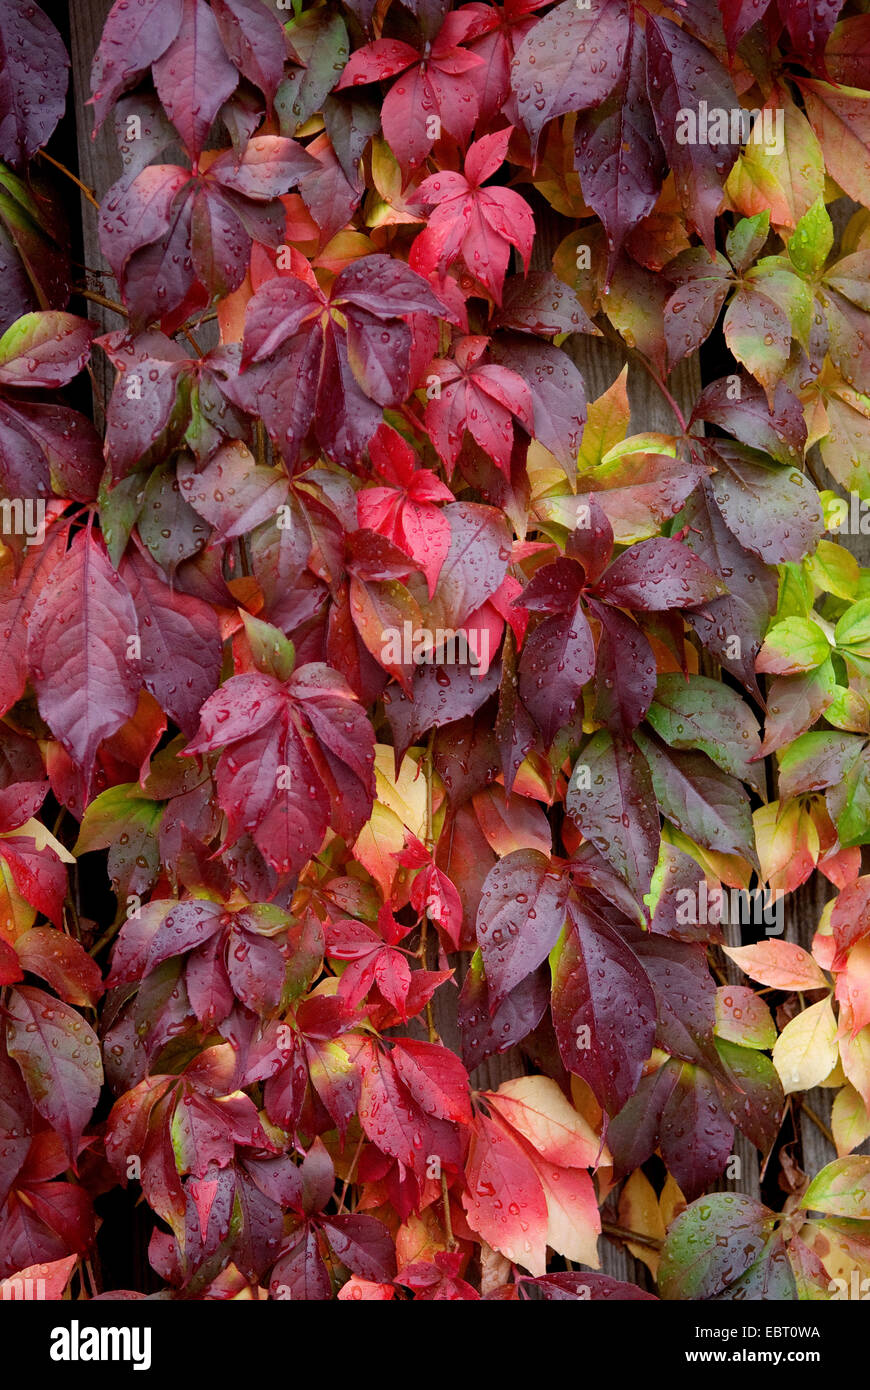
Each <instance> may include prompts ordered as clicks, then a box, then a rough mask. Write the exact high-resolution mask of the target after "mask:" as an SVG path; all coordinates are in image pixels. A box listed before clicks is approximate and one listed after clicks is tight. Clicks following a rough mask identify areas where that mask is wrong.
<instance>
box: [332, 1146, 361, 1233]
mask: <svg viewBox="0 0 870 1390" xmlns="http://www.w3.org/2000/svg"><path fill="white" fill-rule="evenodd" d="M364 1142H365V1134H364V1133H363V1134H361V1135H360V1137H359V1142H358V1143H357V1146H356V1149H355V1151H354V1155H353V1158H352V1159H351V1161H350V1167H349V1168H348V1170H347V1177H346V1178H345V1180H344V1186H343V1187H342V1189H341V1196H340V1198H339V1200H338V1213H337V1214H338V1215H339V1216H340V1215H341V1213H342V1212H343V1211H344V1199H345V1198H346V1196H347V1189H348V1188H349V1187H350V1183H351V1178H352V1177H353V1174H354V1170H355V1168H356V1165H357V1162H358V1160H359V1156H360V1150H361V1149H362V1146H363V1144H364Z"/></svg>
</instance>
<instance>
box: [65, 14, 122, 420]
mask: <svg viewBox="0 0 870 1390" xmlns="http://www.w3.org/2000/svg"><path fill="white" fill-rule="evenodd" d="M111 8H112V0H75V3H74V4H73V3H70V7H69V16H70V57H71V58H72V99H73V102H74V110H75V116H76V134H77V144H78V155H79V177H80V178H81V180H82V182H83V183H85V184H87V185H88V187H89V188H92V189H93V190H94V192H95V193H96V195H97V197H98V198H102V196H103V194H104V193H105V192H106V189H107V188H110V187H111V186H112V184H113V183H115V182H116V180H117V179H119V178H120V177H121V174H122V172H123V165H122V162H121V156H120V154H119V153H118V146H117V142H116V140H115V132H114V129H113V127H112V120H111V117H110V118H109V119H108V120H107V121H106V122H105V123H104V125H103V127H102V129H101V130H100V132H99V134H98V135H97V137H96V139H93V138H92V133H93V127H94V115H93V107H92V106H86V105H85V102H87V101H88V100H89V98H90V95H91V84H90V72H91V60H92V58H93V56H94V53H95V52H96V49H97V45H98V44H99V41H100V35H101V34H102V32H103V24H104V22H105V18H106V15H107V14H108V13H109V10H110V9H111ZM80 215H81V225H82V239H83V243H84V259H85V265H86V266H87V267H88V273H87V287H88V289H89V290H94V291H96V292H97V293H98V294H104V295H106V296H107V298H109V299H114V298H116V297H117V287H116V285H115V281H114V279H113V278H112V274H111V271H110V270H109V265H108V262H107V261H106V259H105V257H104V256H103V254H102V252H101V250H100V240H99V233H98V214H97V210H96V208H95V207H93V206H92V204H91V203H90V202H88V200H87V198H85V197H84V196H83V195H82V197H81V213H80ZM95 272H103V274H99V273H95ZM88 317H89V318H91V319H93V320H94V322H95V323H99V324H100V325H101V328H102V331H103V332H104V333H108V332H110V331H112V330H114V329H117V328H122V327H123V326H124V320H123V318H120V317H119V316H118V315H117V314H115V313H113V312H112V310H111V309H105V308H103V306H102V305H100V304H94V303H89V304H88ZM93 367H94V374H95V376H96V380H97V388H98V391H99V398H98V399H95V401H94V416H95V421H96V425H97V428H98V429H102V425H103V418H104V417H103V406H104V404H105V402H106V401H108V398H109V396H110V395H111V392H112V384H113V382H114V377H115V372H114V369H113V367H112V365H111V363H110V362H109V360H108V358H107V357H106V356H105V354H104V353H94V359H93Z"/></svg>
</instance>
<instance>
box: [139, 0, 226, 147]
mask: <svg viewBox="0 0 870 1390" xmlns="http://www.w3.org/2000/svg"><path fill="white" fill-rule="evenodd" d="M238 80H239V78H238V73H237V72H236V69H235V68H234V67H233V65H232V63H231V62H230V60H229V58H228V57H227V53H226V49H225V48H224V46H223V44H222V42H221V36H220V30H219V29H218V24H217V20H216V18H215V15H214V13H213V11H212V10H211V9H210V8H209V6H208V5H207V4H206V3H205V0H182V11H181V25H180V27H179V29H178V33H177V36H176V37H175V38H174V39H173V41H172V44H171V47H170V48H169V49H168V50H166V51H164V52H163V53H162V55H161V56H160V57H159V58H157V59H156V61H155V62H154V85H155V87H156V88H157V95H158V96H159V97H160V100H161V101H162V103H163V106H164V108H165V110H166V114H167V115H168V117H169V119H170V120H171V121H172V124H173V125H174V126H175V128H176V130H177V131H178V133H179V135H180V136H181V138H182V140H183V141H184V143H185V145H186V146H187V149H188V153H189V154H190V155H191V157H192V158H194V159H195V158H197V157H198V156H199V154H200V153H201V152H202V150H203V147H204V146H205V142H206V137H207V136H208V133H209V130H210V129H211V125H212V122H213V121H214V118H215V116H216V115H217V113H218V111H219V110H220V108H221V106H222V105H223V103H224V102H225V101H226V100H227V97H229V96H232V94H233V92H234V91H235V89H236V86H237V85H238Z"/></svg>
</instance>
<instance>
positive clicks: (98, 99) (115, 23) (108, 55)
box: [91, 0, 183, 130]
mask: <svg viewBox="0 0 870 1390" xmlns="http://www.w3.org/2000/svg"><path fill="white" fill-rule="evenodd" d="M182 8H183V0H141V3H139V4H137V5H130V4H129V3H128V0H115V4H114V5H113V6H112V8H111V10H110V12H109V14H108V16H107V18H106V21H105V23H104V25H103V32H102V36H101V38H100V44H99V47H98V49H97V51H96V53H95V54H94V61H93V66H92V67H91V91H92V93H93V96H92V101H93V105H94V116H95V122H96V129H97V130H99V128H100V126H101V125H102V124H103V121H104V120H105V119H106V116H107V115H108V113H109V111H110V110H111V108H112V106H113V105H114V103H115V101H116V100H117V98H118V97H119V96H120V94H121V92H123V91H124V90H125V88H127V87H130V86H132V85H133V83H134V82H135V81H136V80H137V79H138V78H139V77H140V76H141V75H142V73H143V72H145V71H146V69H147V68H149V67H150V66H151V64H152V63H154V62H156V61H157V59H158V58H159V57H160V55H161V54H162V53H165V51H166V49H167V48H168V47H169V45H170V44H171V43H172V40H173V39H174V38H175V36H176V34H177V33H178V30H179V28H180V26H181V16H182Z"/></svg>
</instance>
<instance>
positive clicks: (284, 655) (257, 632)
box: [242, 613, 296, 681]
mask: <svg viewBox="0 0 870 1390" xmlns="http://www.w3.org/2000/svg"><path fill="white" fill-rule="evenodd" d="M242 621H243V622H244V624H245V634H246V636H247V638H248V642H249V643H250V646H251V656H252V657H253V658H254V665H255V666H256V668H257V670H258V671H262V673H263V675H264V676H274V677H275V678H276V680H279V681H286V680H289V679H290V677H291V675H292V674H293V667H294V666H295V665H296V648H295V647H294V645H293V643H292V642H291V641H290V638H289V637H286V636H285V635H284V633H283V632H282V631H281V629H280V628H277V627H273V626H272V624H271V623H264V622H263V621H262V619H261V618H253V617H252V616H251V614H250V613H243V614H242Z"/></svg>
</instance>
